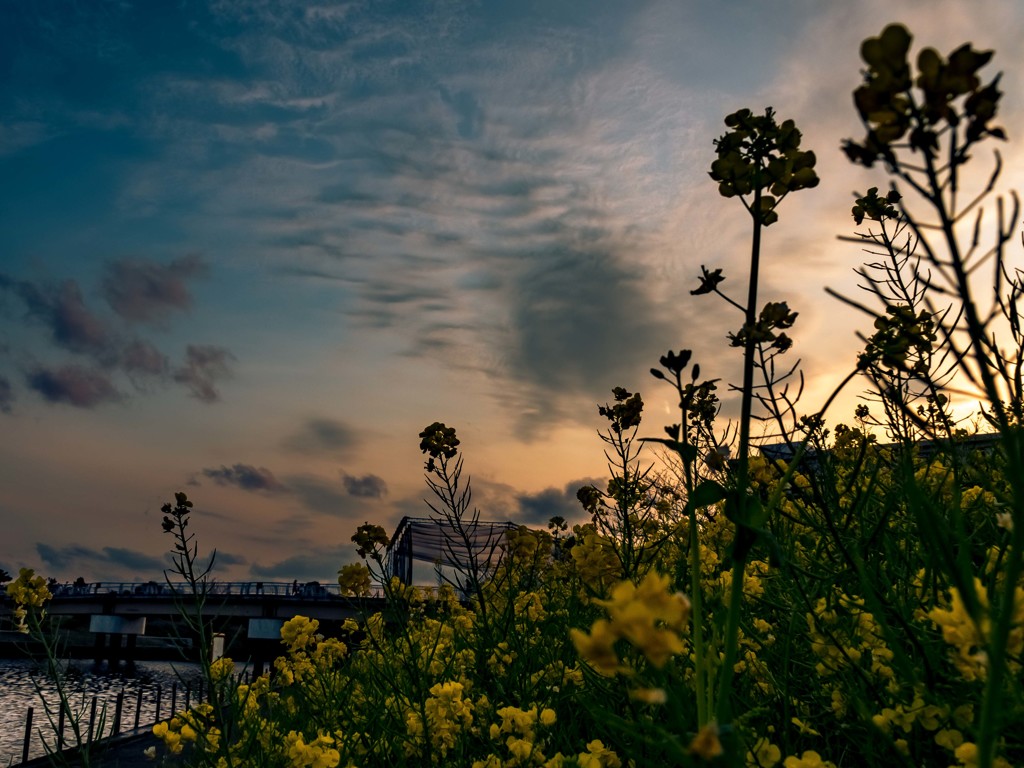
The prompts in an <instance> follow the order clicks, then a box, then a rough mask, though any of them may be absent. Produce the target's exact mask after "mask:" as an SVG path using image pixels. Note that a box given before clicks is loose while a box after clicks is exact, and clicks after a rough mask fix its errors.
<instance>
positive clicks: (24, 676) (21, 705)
mask: <svg viewBox="0 0 1024 768" xmlns="http://www.w3.org/2000/svg"><path fill="white" fill-rule="evenodd" d="M200 678H201V675H200V672H199V667H198V665H196V664H192V663H186V662H166V661H140V662H136V663H135V668H134V670H127V669H125V668H124V667H122V668H120V669H116V670H113V671H109V670H107V668H106V667H105V666H104V667H102V668H100V669H97V668H96V667H95V666H94V664H93V662H92V661H74V662H70V666H69V668H68V681H69V686H68V689H69V690H70V691H71V692H72V695H71V697H70V698H71V703H72V707H73V708H74V709H76V710H78V711H79V712H81V716H82V730H83V733H84V731H85V727H86V725H87V724H88V721H89V712H90V708H91V703H92V700H93V698H94V697H95V698H96V702H97V705H96V712H97V720H98V719H99V714H100V713H101V712H102V711H103V708H104V705H105V706H106V710H107V713H108V714H107V725H106V727H105V728H104V733H109V731H110V729H111V726H112V725H113V716H114V710H115V706H116V704H115V703H116V701H117V697H118V694H119V693H120V692H121V691H124V694H125V695H124V704H123V707H122V712H121V730H122V731H126V730H130V729H131V728H133V727H134V725H135V713H136V704H137V702H138V694H139V692H140V691H141V692H142V707H141V711H140V716H139V722H140V723H142V724H150V723H153V722H154V721H155V720H156V719H157V712H156V705H157V690H158V689H159V690H160V692H161V696H160V698H161V702H160V705H161V709H160V715H161V717H167V716H168V713H169V712H170V706H171V689H172V686H173V685H174V684H177V689H178V690H177V697H176V698H177V702H176V703H177V707H178V709H182V708H183V707H184V705H185V686H186V684H187V685H189V686H190V687H191V690H192V691H195V690H198V683H199V680H200ZM56 690H57V689H56V686H55V685H54V683H53V681H52V680H50V679H49V678H48V677H47V675H46V670H45V667H43V666H41V665H40V664H39V663H38V662H33V661H29V660H25V659H0V766H9V765H17V764H18V763H19V762H20V761H21V750H22V743H23V739H24V735H25V719H26V715H27V712H28V708H29V707H32V708H33V709H34V716H33V721H32V722H33V727H32V730H33V734H32V740H31V742H30V747H29V757H30V758H32V757H41V756H43V755H45V754H46V751H45V748H44V746H43V743H42V741H41V738H45V739H46V740H47V742H48V743H50V744H53V743H54V741H55V726H54V727H51V726H50V725H49V723H48V721H47V718H46V713H45V709H44V705H43V701H44V700H45V701H46V702H47V703H48V704H50V706H51V708H52V711H53V713H54V719H55V722H56V713H57V709H56V706H55V705H56V702H57V700H58V699H57V694H56ZM194 695H195V694H194V693H193V694H192V697H193V698H194ZM72 734H73V732H72V730H71V728H70V727H67V726H66V727H65V739H66V740H68V741H69V742H70V741H71V740H72V739H73V735H72Z"/></svg>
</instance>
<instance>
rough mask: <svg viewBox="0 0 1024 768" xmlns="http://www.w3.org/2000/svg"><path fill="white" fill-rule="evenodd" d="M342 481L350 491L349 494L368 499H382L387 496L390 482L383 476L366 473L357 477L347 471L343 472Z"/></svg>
mask: <svg viewBox="0 0 1024 768" xmlns="http://www.w3.org/2000/svg"><path fill="white" fill-rule="evenodd" d="M341 482H342V484H343V485H344V486H345V490H346V491H348V494H349V496H359V497H362V498H367V499H382V498H384V497H385V496H387V493H388V484H387V483H385V482H384V479H383V478H380V477H377V475H364V476H363V477H356V476H355V475H349V474H346V473H345V472H342V473H341Z"/></svg>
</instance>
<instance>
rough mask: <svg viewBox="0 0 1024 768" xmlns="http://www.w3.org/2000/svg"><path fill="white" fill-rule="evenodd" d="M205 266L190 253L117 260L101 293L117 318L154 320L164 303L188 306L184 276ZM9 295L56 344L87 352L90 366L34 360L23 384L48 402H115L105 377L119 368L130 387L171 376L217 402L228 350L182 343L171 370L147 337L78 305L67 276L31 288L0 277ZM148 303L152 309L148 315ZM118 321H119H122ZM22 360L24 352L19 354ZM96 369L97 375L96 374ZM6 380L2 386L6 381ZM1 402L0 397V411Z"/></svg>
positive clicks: (115, 395)
mask: <svg viewBox="0 0 1024 768" xmlns="http://www.w3.org/2000/svg"><path fill="white" fill-rule="evenodd" d="M204 270H205V266H204V265H203V263H202V262H201V261H200V260H199V259H198V258H197V257H185V258H183V259H179V260H177V261H174V262H171V264H169V265H166V266H165V265H160V264H153V263H150V262H143V261H122V262H117V263H115V264H114V265H113V266H111V267H110V268H109V269H108V272H107V275H106V277H105V279H104V285H103V288H104V291H105V293H106V296H107V300H108V302H110V304H111V307H113V308H114V309H115V310H116V311H117V312H118V314H119V315H120V317H121V318H122V319H126V320H130V321H138V322H153V321H155V320H157V319H159V317H162V316H163V315H165V314H166V311H167V310H168V309H171V308H184V307H186V306H188V304H189V302H190V301H191V298H190V296H189V294H188V291H187V290H186V289H185V286H184V279H185V278H186V277H189V276H192V275H196V274H201V273H202V272H203V271H204ZM4 292H6V293H8V294H11V295H14V296H16V297H17V298H18V299H20V301H21V303H22V304H23V305H24V307H25V309H26V312H25V319H26V321H28V322H30V323H35V324H38V325H41V326H42V327H44V328H45V329H46V330H47V331H48V333H49V335H50V337H51V339H52V342H53V344H54V346H56V347H57V348H59V349H62V350H65V351H68V352H73V353H75V354H80V355H86V356H88V357H89V358H90V359H91V361H92V362H93V364H94V365H95V368H93V369H87V368H85V367H83V366H81V365H65V366H63V367H59V368H53V367H52V366H44V365H38V366H36V367H35V369H34V370H32V371H31V373H30V374H29V386H31V387H32V388H33V389H35V390H36V391H38V392H40V393H41V394H42V395H43V396H44V397H45V398H46V399H47V400H49V401H50V402H67V403H71V404H72V405H77V406H80V407H92V406H93V405H96V404H98V403H101V402H105V401H110V400H116V399H120V398H121V397H122V394H121V393H120V392H118V390H117V387H116V386H115V384H114V382H113V380H112V378H111V375H112V374H114V373H115V372H117V371H121V372H123V373H125V374H127V376H128V377H129V379H130V380H131V382H132V383H133V384H134V385H135V386H136V388H137V389H140V390H141V389H143V386H142V385H143V383H144V381H145V379H146V378H148V379H150V380H154V381H159V382H167V381H175V382H177V383H179V384H182V385H184V386H185V387H186V388H187V389H188V390H189V391H190V393H191V394H192V396H193V397H195V398H197V399H199V400H202V401H204V402H214V401H216V400H218V399H219V397H220V395H219V393H218V391H217V384H218V382H219V381H221V380H222V379H224V378H227V377H228V376H229V375H230V373H231V371H230V367H229V362H230V361H231V360H232V359H233V356H232V355H231V353H230V352H229V351H228V350H226V349H224V348H223V347H216V346H202V345H189V346H188V347H187V349H186V354H185V359H184V361H183V362H182V363H181V365H180V366H178V367H177V368H176V369H174V370H173V371H172V370H171V366H170V363H169V361H168V358H167V356H166V355H165V354H164V353H163V352H161V351H160V350H159V349H158V348H157V347H156V346H154V345H153V344H152V343H150V342H149V341H145V340H143V339H139V338H136V337H134V336H131V335H129V334H127V333H123V332H120V331H123V330H125V329H124V328H123V327H122V328H121V329H120V331H119V329H118V328H117V327H111V326H110V325H108V323H106V322H105V321H104V320H103V319H101V318H100V317H99V316H98V315H97V314H95V313H94V312H92V310H90V309H89V307H88V306H87V305H86V303H85V299H84V298H83V295H82V291H81V289H80V288H79V286H78V283H77V282H75V281H74V280H65V281H64V282H62V283H59V284H56V285H37V284H34V283H30V282H26V281H22V280H15V279H13V278H11V277H9V276H7V275H3V274H0V294H3V293H4ZM149 308H152V312H153V313H157V312H159V315H157V314H147V313H149V312H150V309H149ZM121 325H122V326H123V323H122V324H121ZM25 356H26V357H28V358H29V359H31V358H32V357H34V355H32V354H31V353H29V354H28V355H25ZM101 370H102V372H101ZM8 384H9V383H8ZM2 404H3V400H2V399H0V410H3V409H2Z"/></svg>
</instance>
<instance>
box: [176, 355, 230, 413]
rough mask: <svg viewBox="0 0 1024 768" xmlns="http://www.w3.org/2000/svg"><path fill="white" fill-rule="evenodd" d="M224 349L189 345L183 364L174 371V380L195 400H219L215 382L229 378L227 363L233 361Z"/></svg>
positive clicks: (209, 401) (210, 401) (208, 401)
mask: <svg viewBox="0 0 1024 768" xmlns="http://www.w3.org/2000/svg"><path fill="white" fill-rule="evenodd" d="M234 359H235V356H234V355H232V354H231V353H230V352H229V351H228V350H226V349H225V348H224V347H214V346H196V345H192V344H189V345H188V348H187V349H186V350H185V362H184V363H183V364H182V365H181V367H179V368H178V369H177V370H175V371H174V376H173V378H174V380H175V381H176V382H178V383H179V384H184V385H185V386H186V387H187V388H188V389H189V391H190V392H191V394H192V397H194V398H196V399H197V400H202V401H203V402H204V403H213V402H216V401H217V400H219V399H220V393H219V392H218V391H217V387H216V385H217V382H218V381H220V380H222V379H226V378H229V377H230V376H231V367H230V366H229V362H230V361H231V360H234Z"/></svg>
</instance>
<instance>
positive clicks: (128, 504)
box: [0, 0, 1024, 581]
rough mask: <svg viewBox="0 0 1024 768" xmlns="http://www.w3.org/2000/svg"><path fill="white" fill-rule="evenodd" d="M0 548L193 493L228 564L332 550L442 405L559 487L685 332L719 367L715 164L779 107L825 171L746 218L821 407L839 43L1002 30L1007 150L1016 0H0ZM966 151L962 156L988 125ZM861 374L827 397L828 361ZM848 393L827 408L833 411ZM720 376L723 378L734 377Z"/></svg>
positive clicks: (838, 213)
mask: <svg viewBox="0 0 1024 768" xmlns="http://www.w3.org/2000/svg"><path fill="white" fill-rule="evenodd" d="M0 14H2V15H3V24H0V38H2V43H0V73H2V74H0V178H2V179H3V182H4V183H3V185H2V188H0V233H2V240H0V435H2V436H3V440H2V441H0V567H2V568H5V569H7V570H8V571H15V570H16V569H17V568H18V567H20V566H23V565H28V566H31V567H35V568H37V569H38V570H39V571H41V572H43V573H45V574H47V575H53V576H55V577H57V578H59V579H70V578H74V577H76V576H79V575H81V576H84V577H85V578H86V579H88V580H101V579H103V580H107V579H143V580H146V579H150V578H158V577H159V574H160V570H161V569H162V568H163V567H164V566H165V565H166V558H165V554H164V553H165V550H166V549H167V547H168V545H169V544H170V542H169V541H168V540H167V537H165V536H163V535H162V534H161V529H160V517H161V516H160V512H159V508H160V506H161V504H162V503H163V502H165V501H168V500H170V499H171V498H172V495H173V493H174V491H176V490H184V491H186V492H187V493H188V494H189V495H190V496H191V497H192V498H193V499H194V500H195V501H196V504H197V513H196V515H195V521H194V525H195V529H196V531H197V532H198V533H199V535H200V539H201V544H202V546H203V547H204V548H205V549H209V548H213V547H216V548H217V549H218V550H219V552H220V555H219V562H220V566H219V570H218V576H219V577H220V578H225V579H247V578H253V579H264V580H270V579H275V580H276V579H279V580H288V581H290V580H291V579H293V578H298V579H300V580H304V579H320V580H322V581H328V580H332V579H333V578H334V574H335V572H336V570H337V569H338V567H339V566H340V565H342V564H343V563H346V562H350V561H352V560H354V559H355V552H354V548H353V546H352V545H351V543H350V542H349V537H350V536H351V534H352V532H353V530H354V528H355V526H356V525H358V524H359V523H362V522H363V521H364V520H370V521H374V522H377V523H380V524H383V525H385V526H386V527H388V528H389V529H390V528H393V527H394V525H395V523H396V522H397V521H398V520H399V519H400V518H401V516H402V515H405V514H413V515H422V514H425V513H426V511H427V510H426V506H425V505H424V503H423V501H422V499H423V497H424V490H425V489H424V487H423V478H422V459H421V457H420V454H419V451H418V439H417V434H418V433H419V431H420V430H421V429H422V428H423V427H424V426H426V425H427V424H429V423H430V422H433V421H443V422H446V423H447V424H448V425H450V426H455V427H456V428H457V429H458V431H459V435H460V438H461V439H462V441H463V447H464V449H465V452H466V468H467V472H468V473H470V474H471V475H472V480H473V485H474V489H475V494H476V501H477V504H478V506H479V507H480V509H481V511H482V513H483V516H484V517H485V518H491V519H512V520H516V521H520V522H525V523H543V522H544V521H546V520H547V519H548V518H549V517H550V516H551V515H553V514H562V515H564V516H566V517H570V516H571V517H575V518H578V517H579V513H578V511H577V510H578V507H577V504H576V502H575V499H574V497H575V490H576V488H577V487H578V486H579V485H580V484H582V483H584V482H587V481H588V480H589V479H591V478H597V477H601V476H603V475H604V473H605V466H604V458H603V456H602V453H601V447H602V446H601V444H600V442H599V440H598V439H597V437H596V434H595V430H596V429H598V428H599V427H600V419H599V417H598V416H597V412H596V407H595V405H596V403H598V402H605V401H607V400H608V399H609V397H610V390H611V388H612V387H614V386H619V385H621V386H625V387H627V388H630V389H632V390H637V389H639V390H640V391H641V392H642V393H643V394H644V397H645V400H646V402H647V410H646V414H647V416H648V422H647V423H648V425H649V427H650V432H651V433H652V434H656V433H659V432H660V431H661V426H662V425H663V424H665V423H668V422H669V421H670V420H671V418H672V417H671V415H670V413H669V406H670V405H671V404H672V402H671V398H670V397H669V393H668V392H667V391H666V390H663V389H661V388H659V387H658V386H657V383H656V382H654V381H653V380H652V379H651V378H650V376H649V374H648V373H647V371H648V369H649V368H650V367H651V366H652V365H653V364H656V362H657V359H658V356H659V355H661V354H663V353H664V352H665V351H666V350H668V349H670V348H671V349H679V348H681V347H689V348H693V349H695V350H696V351H697V352H696V355H697V359H699V360H700V362H701V364H702V368H703V370H704V371H705V373H706V374H708V375H716V376H722V377H723V378H726V379H727V380H728V379H730V378H735V376H736V373H737V368H738V360H737V359H736V355H735V351H734V350H728V349H727V348H726V347H725V345H724V344H723V339H724V336H725V334H726V332H727V331H729V330H731V329H733V328H734V327H735V326H736V325H737V320H736V318H735V317H734V316H733V315H732V313H731V310H729V308H728V307H726V306H724V305H723V304H721V303H720V302H716V301H715V300H714V299H709V298H708V297H703V298H701V297H691V296H690V295H689V290H690V289H691V288H693V287H695V284H696V283H695V278H696V275H697V274H699V266H700V264H702V263H706V264H708V265H709V266H722V267H724V268H725V273H726V275H727V276H731V278H732V279H731V280H730V281H729V283H727V284H726V286H723V287H728V286H729V285H732V286H737V285H742V282H741V281H742V275H743V272H742V269H743V266H742V265H743V262H744V258H745V256H746V253H747V246H746V238H747V236H748V229H749V225H748V220H747V218H746V216H745V214H744V212H743V211H742V209H741V208H740V206H739V204H738V203H737V202H736V201H728V200H724V199H722V198H720V197H719V196H718V195H717V193H716V190H715V185H714V184H713V183H712V182H710V181H709V180H708V178H707V169H708V167H709V165H710V162H711V159H712V158H713V146H712V140H713V139H714V138H715V137H717V136H719V135H720V134H721V133H722V132H723V127H722V118H723V117H724V116H725V115H726V114H728V113H729V112H732V111H734V110H736V109H737V108H740V107H743V106H749V107H751V108H753V109H755V110H761V109H763V108H764V107H766V106H769V105H771V106H774V107H775V109H776V110H777V112H778V113H779V114H780V116H781V117H783V118H785V117H792V118H794V119H795V120H796V121H797V123H798V125H799V126H800V127H801V128H802V129H803V131H804V137H805V138H804V145H805V146H806V147H807V148H810V149H814V150H815V151H816V153H817V156H818V158H819V166H818V167H819V175H820V176H821V179H822V183H821V186H820V187H819V188H818V189H817V190H815V191H813V192H804V193H800V194H799V195H794V196H793V197H792V198H791V199H789V200H787V201H786V202H785V203H784V204H783V206H782V208H781V211H780V213H781V217H782V218H781V221H780V222H779V223H778V224H776V225H774V226H772V227H771V228H770V229H769V230H768V231H767V233H766V241H765V254H766V267H765V273H764V290H763V293H762V295H763V296H765V297H766V300H767V298H774V299H785V300H788V301H789V302H790V304H791V306H793V308H794V309H797V310H798V311H799V312H800V319H799V321H798V324H797V327H796V328H795V329H794V337H795V338H796V340H797V346H796V348H795V350H794V353H793V354H795V355H799V356H800V357H801V358H802V359H803V361H804V362H803V368H804V370H805V372H806V374H807V377H808V391H807V394H806V396H805V397H806V403H807V406H808V409H810V408H812V407H816V406H817V405H818V404H819V403H820V401H821V400H822V399H823V398H824V397H825V395H826V393H827V392H828V391H829V390H830V389H831V387H832V386H833V385H834V384H835V382H836V381H837V380H838V379H839V378H841V376H842V375H843V374H844V373H845V372H846V371H848V370H849V369H850V367H851V366H852V365H853V361H854V358H855V354H856V339H855V336H854V333H855V330H856V329H857V328H858V327H863V325H864V322H863V320H862V318H859V317H857V316H855V315H854V314H852V313H851V312H849V311H847V310H845V309H844V308H842V307H841V306H839V305H837V303H836V302H835V301H833V300H830V299H828V298H827V297H826V296H825V295H824V293H823V287H824V286H825V285H830V286H833V287H835V288H838V289H841V290H848V291H855V290H856V288H855V280H854V279H853V275H852V271H851V270H852V268H853V267H854V266H856V265H857V264H858V254H857V252H856V250H855V249H854V248H852V246H849V245H845V244H842V243H839V242H838V241H837V240H836V235H837V234H848V233H849V232H850V231H851V229H852V222H851V220H850V218H849V207H850V203H851V199H852V198H851V192H852V191H853V190H855V189H860V190H864V189H866V188H867V187H868V186H872V185H880V186H884V185H885V183H886V182H885V180H884V178H882V177H881V176H878V175H872V174H869V173H867V172H865V171H863V170H857V169H854V168H852V167H851V166H849V164H848V163H847V161H846V160H845V158H844V157H843V156H842V155H841V153H840V151H839V143H840V141H841V140H842V139H843V138H846V137H851V136H852V137H859V136H860V133H861V130H860V127H859V125H858V123H857V120H856V116H855V113H854V111H853V109H852V103H851V98H850V93H851V91H852V90H853V89H854V88H855V87H856V86H857V84H858V82H859V74H858V73H859V70H860V61H859V56H858V48H859V43H860V41H861V40H862V39H863V38H864V37H866V36H869V35H875V34H878V33H879V32H880V31H881V29H882V27H883V26H884V25H885V24H886V23H889V22H891V21H901V22H903V23H905V24H907V25H908V27H909V28H910V29H911V31H912V32H913V33H914V34H915V38H916V39H915V46H917V45H918V44H928V45H933V46H935V47H937V48H938V49H939V50H940V51H941V52H943V53H948V52H949V51H950V50H952V49H953V48H954V47H956V46H957V45H959V44H960V43H962V42H965V41H968V40H969V41H971V42H973V43H974V44H975V45H976V46H977V47H981V48H994V49H996V51H997V55H996V59H995V61H994V63H993V65H991V66H990V69H991V71H992V72H993V73H994V72H995V71H996V70H1003V71H1005V72H1006V75H1005V77H1004V80H1003V85H1004V90H1005V91H1006V96H1005V97H1004V102H1003V106H1002V110H1003V113H1002V118H1001V120H1000V121H999V122H1000V123H1001V124H1003V125H1005V126H1006V127H1007V129H1008V133H1009V136H1010V138H1011V143H1010V144H1008V145H1006V146H1005V147H1002V148H1001V149H1002V151H1003V153H1004V159H1005V161H1006V168H1007V171H1006V173H1005V174H1004V182H1005V183H1004V186H1005V187H1013V186H1016V187H1020V186H1021V182H1022V181H1024V174H1022V168H1024V156H1022V154H1021V151H1020V150H1019V149H1018V146H1019V145H1017V144H1014V143H1013V140H1014V139H1016V138H1017V136H1018V132H1017V128H1016V126H1019V125H1024V120H1022V119H1021V118H1022V116H1024V115H1022V111H1024V104H1022V99H1021V97H1020V94H1021V92H1022V86H1021V81H1020V76H1021V74H1022V73H1024V66H1022V64H1024V50H1022V48H1021V46H1020V34H1021V32H1022V31H1024V6H1021V4H1020V3H1019V1H1018V0H977V1H976V2H970V3H968V2H963V1H962V0H885V1H883V0H865V1H864V2H857V3H821V2H816V1H814V0H780V2H764V1H763V0H759V1H755V0H729V1H727V2H723V0H664V1H657V0H653V1H644V2H619V1H617V0H616V1H613V0H564V1H562V0H560V1H559V2H551V1H550V0H545V2H539V1H538V2H531V1H529V0H526V1H524V2H515V3H509V2H497V1H493V2H492V1H491V0H485V1H483V2H475V3H473V2H446V1H445V0H437V1H435V2H429V3H412V2H390V1H388V0H373V1H372V2H371V1H370V0H365V1H363V2H338V3H296V2H285V1H283V0H282V1H281V2H276V1H274V0H207V1H206V2H192V1H191V0H182V2H178V3H173V4H172V3H143V2H137V3H133V2H128V1H127V0H124V1H119V2H113V1H110V2H103V1H101V0H96V1H95V2H78V3H72V2H49V1H48V0H40V1H39V2H31V3H29V2H13V1H12V2H3V3H0ZM979 161H980V162H987V157H981V158H979ZM851 398H852V395H851ZM852 402H853V400H852V399H850V400H847V401H844V403H841V404H840V405H839V406H837V410H836V411H835V412H834V413H833V414H831V420H832V421H837V420H842V419H844V418H848V417H849V411H850V410H851V407H852V406H851V405H850V404H851V403H852ZM733 410H734V409H733V403H732V402H731V401H727V402H726V404H725V413H726V414H731V413H732V412H733Z"/></svg>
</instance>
